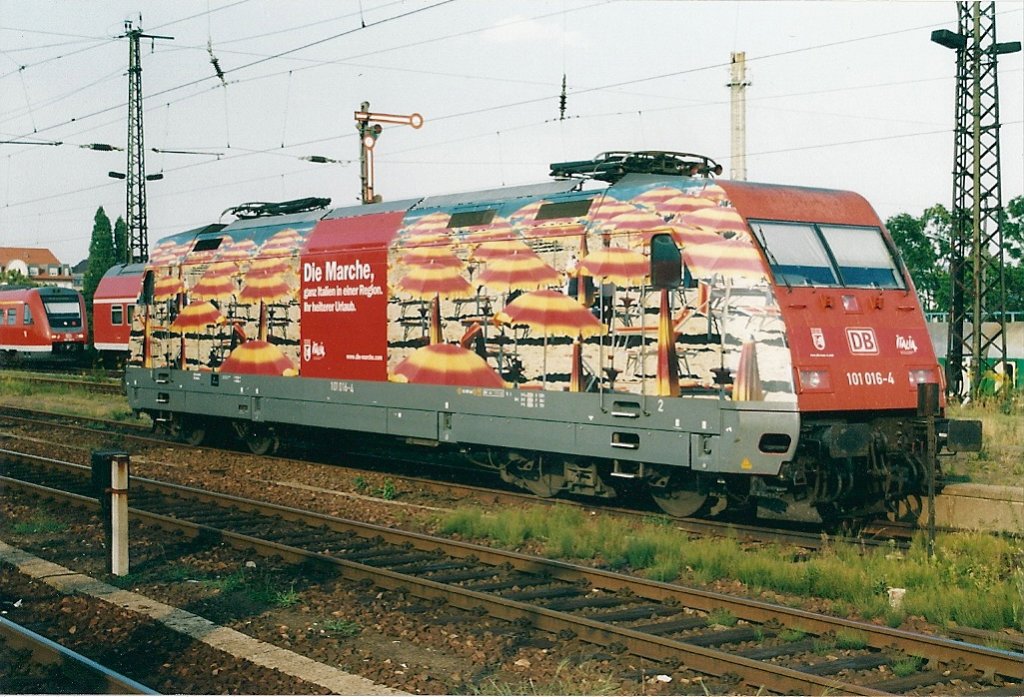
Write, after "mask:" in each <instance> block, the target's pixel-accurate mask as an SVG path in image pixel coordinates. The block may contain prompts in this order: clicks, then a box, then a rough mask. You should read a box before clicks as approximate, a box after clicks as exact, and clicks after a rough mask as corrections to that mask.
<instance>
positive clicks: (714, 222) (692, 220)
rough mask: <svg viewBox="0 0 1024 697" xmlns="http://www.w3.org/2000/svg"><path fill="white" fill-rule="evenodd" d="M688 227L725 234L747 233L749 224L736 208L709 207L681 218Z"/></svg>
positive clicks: (685, 214) (684, 214)
mask: <svg viewBox="0 0 1024 697" xmlns="http://www.w3.org/2000/svg"><path fill="white" fill-rule="evenodd" d="M679 218H680V220H681V221H682V222H684V223H686V224H688V225H694V226H697V227H702V228H704V229H705V230H713V231H715V232H718V233H723V232H729V231H733V232H737V233H741V232H744V233H745V232H746V231H747V223H746V221H744V220H743V216H742V215H740V214H739V211H737V210H736V209H735V208H731V207H724V206H707V207H704V208H700V209H697V210H694V211H690V212H688V213H683V214H682V215H680V216H679Z"/></svg>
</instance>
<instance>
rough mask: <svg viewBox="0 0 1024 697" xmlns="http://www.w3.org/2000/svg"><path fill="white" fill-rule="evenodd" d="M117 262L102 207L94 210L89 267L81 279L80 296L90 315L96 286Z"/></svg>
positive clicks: (111, 235) (112, 239)
mask: <svg viewBox="0 0 1024 697" xmlns="http://www.w3.org/2000/svg"><path fill="white" fill-rule="evenodd" d="M116 262H117V260H116V258H115V257H114V236H113V232H112V231H111V229H110V218H108V217H107V214H106V212H105V211H104V210H103V206H100V207H99V208H98V209H97V210H96V215H95V217H94V218H93V226H92V239H91V241H90V242H89V267H88V268H87V269H86V271H85V277H84V278H83V279H82V295H84V296H85V303H86V306H87V307H88V308H89V314H90V316H91V315H92V296H93V295H95V294H96V286H98V285H99V284H100V279H101V278H103V274H105V273H106V272H107V269H109V268H110V267H111V266H113V265H114V264H115V263H116Z"/></svg>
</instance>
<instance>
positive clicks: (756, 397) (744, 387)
mask: <svg viewBox="0 0 1024 697" xmlns="http://www.w3.org/2000/svg"><path fill="white" fill-rule="evenodd" d="M732 387H733V389H732V398H733V399H734V400H736V401H744V402H758V401H761V400H763V399H764V388H763V387H762V386H761V373H760V370H758V367H757V342H755V341H744V342H743V348H741V349H740V362H739V365H738V366H736V381H735V383H734V384H733V386H732Z"/></svg>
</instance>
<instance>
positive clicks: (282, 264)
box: [247, 253, 294, 276]
mask: <svg viewBox="0 0 1024 697" xmlns="http://www.w3.org/2000/svg"><path fill="white" fill-rule="evenodd" d="M293 269H294V267H293V266H292V262H291V257H287V256H271V257H265V256H263V254H262V253H261V254H260V256H259V257H258V258H256V259H253V262H252V263H251V264H249V270H248V271H247V273H261V274H266V275H267V276H274V275H276V274H287V273H288V272H290V271H292V270H293Z"/></svg>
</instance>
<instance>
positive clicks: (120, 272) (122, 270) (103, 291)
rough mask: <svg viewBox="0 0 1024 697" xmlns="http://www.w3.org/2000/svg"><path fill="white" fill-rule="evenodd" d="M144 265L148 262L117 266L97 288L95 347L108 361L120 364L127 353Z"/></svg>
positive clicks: (93, 323)
mask: <svg viewBox="0 0 1024 697" xmlns="http://www.w3.org/2000/svg"><path fill="white" fill-rule="evenodd" d="M144 267H145V264H126V265H121V266H114V267H112V268H110V270H108V271H107V273H106V274H104V276H103V278H102V279H100V283H99V285H98V286H97V287H96V293H95V294H94V295H93V300H92V331H93V346H94V347H95V348H96V351H97V352H98V353H99V354H100V357H101V358H102V359H103V362H104V363H105V364H108V365H119V364H121V363H123V362H124V358H125V357H126V356H127V355H128V339H129V336H130V334H131V327H132V317H133V316H134V313H135V303H136V302H137V301H138V299H139V291H140V290H141V284H142V270H143V268H144Z"/></svg>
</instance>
